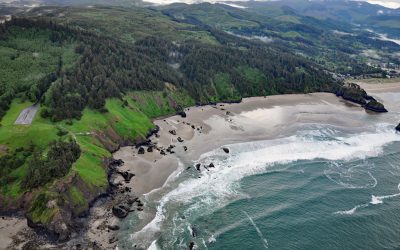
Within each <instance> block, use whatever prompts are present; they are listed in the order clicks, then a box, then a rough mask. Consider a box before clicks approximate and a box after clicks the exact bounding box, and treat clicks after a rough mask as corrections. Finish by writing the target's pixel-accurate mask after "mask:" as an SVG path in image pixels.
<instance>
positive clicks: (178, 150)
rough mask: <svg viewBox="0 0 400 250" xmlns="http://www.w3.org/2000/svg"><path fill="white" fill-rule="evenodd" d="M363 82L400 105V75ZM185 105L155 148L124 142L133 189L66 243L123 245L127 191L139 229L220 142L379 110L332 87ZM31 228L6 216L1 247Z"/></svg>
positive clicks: (103, 204)
mask: <svg viewBox="0 0 400 250" xmlns="http://www.w3.org/2000/svg"><path fill="white" fill-rule="evenodd" d="M360 85H361V86H362V87H363V88H365V89H366V91H367V92H368V93H369V94H371V95H373V96H374V97H376V98H377V99H379V100H382V101H383V102H384V104H385V106H386V107H388V109H389V111H390V112H399V111H400V107H398V101H399V97H398V95H399V92H400V81H397V82H390V83H370V82H363V83H360ZM185 112H186V114H187V117H185V118H183V117H181V116H178V115H175V116H171V117H168V118H164V119H156V120H154V124H156V125H158V126H159V128H160V130H159V132H158V133H157V134H156V135H153V136H152V137H150V139H151V143H152V146H151V149H149V147H148V146H143V149H144V154H139V152H138V151H139V149H138V148H136V147H132V146H128V147H123V148H121V149H120V150H118V151H117V152H115V153H114V154H113V157H114V159H121V160H123V161H124V164H123V165H121V166H119V167H118V170H119V171H121V172H129V173H132V174H134V175H135V176H134V177H133V178H132V181H129V182H125V181H124V179H123V177H122V176H121V175H120V174H114V175H113V177H112V182H113V183H115V184H119V185H121V186H120V189H125V188H128V189H130V190H131V192H129V194H123V195H118V196H116V197H117V198H115V197H113V198H112V199H110V200H108V201H103V200H100V201H99V202H98V203H97V204H96V205H95V206H94V207H93V208H92V209H91V211H90V216H89V219H88V222H86V226H87V230H84V231H86V233H85V234H84V235H81V236H79V237H78V240H72V241H70V242H69V243H68V245H67V246H66V245H62V244H60V245H59V246H57V247H58V248H62V249H66V248H69V249H71V248H75V246H76V244H79V241H82V239H83V240H84V241H90V242H96V243H97V245H96V246H97V247H99V248H100V249H113V248H115V247H116V246H117V245H118V234H119V231H122V230H123V227H124V226H125V227H128V228H129V225H127V224H129V222H125V220H124V219H123V220H120V219H118V218H116V217H115V216H113V214H112V212H111V210H112V207H113V205H115V204H117V203H118V202H119V201H120V200H121V199H127V197H128V198H129V197H138V198H139V199H140V200H141V201H143V202H144V207H143V209H142V208H141V207H140V208H139V207H135V208H134V209H133V210H134V212H133V213H137V216H138V217H139V218H141V221H140V223H139V224H135V228H134V229H132V230H131V231H132V232H133V231H139V230H140V229H141V228H143V227H144V226H145V225H146V224H147V223H148V222H150V221H151V220H152V219H153V218H154V216H155V209H154V207H147V206H146V203H147V202H148V201H153V202H157V200H158V199H160V197H162V194H163V193H165V190H164V189H168V187H167V186H168V183H169V180H173V179H174V177H175V176H176V175H178V174H179V173H180V172H182V171H185V169H187V168H188V167H191V168H195V166H194V165H195V163H196V161H198V159H199V157H200V156H201V155H202V154H204V153H206V152H209V151H211V150H214V149H218V148H221V150H223V149H222V147H223V146H224V145H229V144H234V143H240V142H248V141H257V140H266V139H273V138H280V137H285V136H288V135H291V134H293V133H294V132H295V131H296V130H297V129H298V128H299V126H301V124H305V123H307V124H327V125H331V126H338V127H341V128H344V129H347V130H349V131H358V130H363V131H365V130H368V129H372V128H370V127H368V124H365V123H363V121H362V120H359V119H358V118H357V116H354V114H357V115H361V116H363V115H365V116H368V115H375V114H371V113H368V112H366V111H365V110H364V109H363V108H362V107H360V106H359V105H356V104H353V103H350V102H348V101H345V100H343V99H341V98H337V97H336V96H335V95H334V94H330V93H312V94H295V95H277V96H268V97H252V98H245V99H243V101H242V102H241V103H235V104H217V105H208V106H199V107H190V108H187V109H185ZM377 115H379V114H377ZM358 117H359V116H358ZM378 119H380V118H379V117H378ZM387 122H390V123H396V122H397V123H398V122H399V121H394V120H393V121H387ZM299 124H300V125H299ZM118 199H119V200H118ZM142 210H143V211H142ZM128 219H129V217H128ZM110 226H111V227H115V226H121V230H119V231H118V229H112V230H111V229H110ZM125 229H126V228H125ZM29 232H30V233H32V229H30V228H28V227H27V224H26V219H22V218H14V217H4V218H3V219H1V218H0V242H2V244H1V246H0V249H10V248H12V247H14V248H15V249H19V248H21V246H22V245H23V244H18V237H16V235H20V234H22V233H28V234H30V233H29Z"/></svg>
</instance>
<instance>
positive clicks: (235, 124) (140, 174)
mask: <svg viewBox="0 0 400 250" xmlns="http://www.w3.org/2000/svg"><path fill="white" fill-rule="evenodd" d="M349 107H350V108H349ZM321 110H324V112H321ZM326 110H328V111H326ZM350 110H351V112H354V111H355V112H360V113H365V111H364V109H362V108H361V107H359V106H358V105H353V104H351V103H348V102H346V101H343V100H341V99H339V98H337V97H336V96H335V95H333V94H329V93H313V94H307V95H302V94H300V95H279V96H270V97H266V98H264V97H253V98H246V99H244V100H243V101H242V102H241V103H239V104H217V105H215V106H210V105H209V106H201V107H192V108H189V109H186V114H187V117H186V118H182V117H180V116H172V117H168V118H165V119H161V120H155V121H154V123H155V124H156V125H158V126H159V127H160V131H159V137H156V136H153V137H151V140H152V142H153V143H154V144H155V145H156V147H158V148H159V149H164V150H165V149H167V148H168V147H169V146H170V145H174V146H175V147H174V148H173V149H172V150H173V151H174V154H169V153H166V154H167V155H166V156H163V155H161V154H160V151H159V150H154V151H153V152H151V153H149V152H145V154H143V155H139V154H138V149H136V148H135V147H124V148H121V149H120V150H119V151H118V152H116V153H115V154H114V158H115V159H122V160H123V161H124V162H125V164H124V166H122V167H121V169H122V170H123V171H130V172H132V173H134V174H136V176H135V177H134V178H133V181H132V182H131V184H130V185H131V187H132V189H133V192H135V194H137V195H143V194H146V193H148V192H150V191H152V190H154V189H159V188H161V187H162V186H163V185H164V183H165V181H166V180H167V179H168V177H169V176H170V175H171V174H172V173H174V171H176V170H177V169H178V168H179V165H181V167H184V166H187V165H188V164H192V163H193V161H196V160H197V159H198V158H199V157H200V155H201V154H203V153H205V152H208V151H210V150H212V149H215V148H218V147H221V146H223V145H226V144H232V143H239V142H246V141H252V140H253V141H254V140H262V139H268V138H275V137H278V136H283V135H285V134H290V133H291V131H294V130H295V129H296V124H297V123H299V122H302V123H304V122H306V123H314V122H316V121H318V122H320V121H324V120H325V121H326V123H327V124H333V125H338V126H344V127H346V126H347V127H357V126H361V125H362V123H361V122H360V121H357V120H352V119H351V117H350V119H341V117H340V116H335V115H334V114H343V113H344V114H348V115H349V116H350V113H349V111H350ZM192 126H193V127H192ZM172 130H174V131H176V135H173V134H171V133H170V132H169V131H172ZM178 137H180V138H181V139H182V140H183V142H179V141H178ZM184 146H185V147H187V151H185V150H184ZM144 148H145V150H146V149H147V147H144ZM179 163H181V164H179Z"/></svg>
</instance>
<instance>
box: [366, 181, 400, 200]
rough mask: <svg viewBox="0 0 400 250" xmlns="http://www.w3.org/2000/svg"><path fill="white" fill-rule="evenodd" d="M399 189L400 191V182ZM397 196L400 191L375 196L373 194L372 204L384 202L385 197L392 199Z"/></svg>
mask: <svg viewBox="0 0 400 250" xmlns="http://www.w3.org/2000/svg"><path fill="white" fill-rule="evenodd" d="M397 189H398V190H399V191H400V183H399V185H398V186H397ZM397 196H400V193H396V194H390V195H383V196H375V195H372V196H371V202H370V203H371V204H372V205H377V204H382V203H383V200H385V199H390V198H394V197H397Z"/></svg>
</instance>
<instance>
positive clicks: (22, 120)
mask: <svg viewBox="0 0 400 250" xmlns="http://www.w3.org/2000/svg"><path fill="white" fill-rule="evenodd" d="M38 109H39V105H32V106H30V107H27V108H26V109H24V110H22V111H21V113H20V114H19V116H18V118H17V120H16V121H15V123H14V124H23V125H30V124H31V123H32V121H33V118H35V115H36V112H37V111H38Z"/></svg>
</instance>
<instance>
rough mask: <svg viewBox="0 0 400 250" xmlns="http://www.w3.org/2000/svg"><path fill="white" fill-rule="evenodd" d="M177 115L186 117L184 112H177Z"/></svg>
mask: <svg viewBox="0 0 400 250" xmlns="http://www.w3.org/2000/svg"><path fill="white" fill-rule="evenodd" d="M176 114H177V115H180V116H181V117H183V118H185V117H186V112H185V111H179V112H177V113H176Z"/></svg>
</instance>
